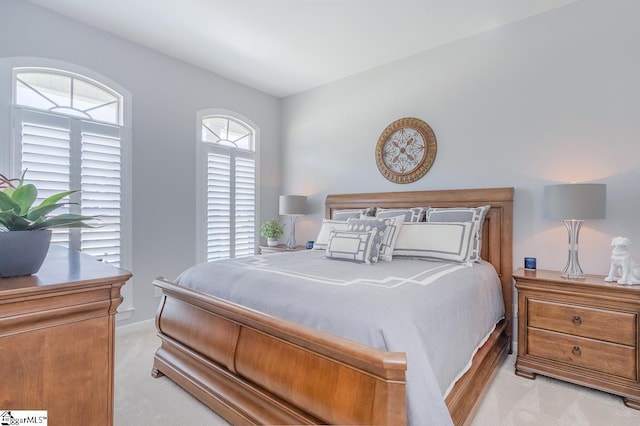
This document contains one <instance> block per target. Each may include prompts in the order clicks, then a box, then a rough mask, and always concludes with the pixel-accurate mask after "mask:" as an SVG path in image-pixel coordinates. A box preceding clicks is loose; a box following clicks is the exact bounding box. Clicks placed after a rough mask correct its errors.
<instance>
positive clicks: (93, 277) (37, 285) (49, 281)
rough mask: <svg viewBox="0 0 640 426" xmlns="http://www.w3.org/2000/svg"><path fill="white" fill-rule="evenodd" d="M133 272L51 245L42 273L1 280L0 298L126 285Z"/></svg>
mask: <svg viewBox="0 0 640 426" xmlns="http://www.w3.org/2000/svg"><path fill="white" fill-rule="evenodd" d="M130 277H131V273H130V272H128V271H125V270H124V269H120V268H117V267H115V266H113V265H109V264H107V263H102V262H100V261H98V260H97V259H96V258H95V257H93V256H90V255H88V254H84V253H80V252H78V251H76V250H71V249H67V248H65V247H62V246H59V245H55V244H52V245H51V246H50V247H49V252H48V253H47V257H46V258H45V261H44V263H43V264H42V267H41V268H40V270H39V271H38V272H37V273H36V274H33V275H26V276H21V277H11V278H0V296H8V295H15V294H25V293H34V292H42V291H48V290H58V289H62V288H68V287H90V286H93V285H104V284H107V283H111V282H113V283H119V285H122V284H124V282H126V281H127V280H128V279H129V278H130Z"/></svg>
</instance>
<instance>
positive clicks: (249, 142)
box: [197, 112, 256, 261]
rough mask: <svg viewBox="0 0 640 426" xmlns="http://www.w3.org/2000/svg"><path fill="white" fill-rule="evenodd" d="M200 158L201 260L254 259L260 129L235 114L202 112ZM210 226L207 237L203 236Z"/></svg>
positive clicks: (200, 119) (199, 222)
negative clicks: (258, 130) (248, 257)
mask: <svg viewBox="0 0 640 426" xmlns="http://www.w3.org/2000/svg"><path fill="white" fill-rule="evenodd" d="M198 122H199V125H200V126H199V135H200V138H199V141H198V144H199V145H200V146H201V148H200V149H199V150H198V151H199V153H202V155H198V157H199V158H201V159H202V160H200V161H202V162H203V163H201V168H202V172H201V173H200V180H201V181H204V182H205V184H204V185H202V186H201V190H200V192H201V193H200V194H199V197H200V198H201V199H202V200H203V202H201V204H202V206H201V208H200V214H201V215H202V216H203V218H204V219H201V220H199V221H198V222H197V223H198V226H199V232H198V235H203V236H205V238H201V239H200V241H199V245H200V247H199V250H198V251H199V253H201V255H199V258H200V259H199V260H202V261H204V260H206V261H211V260H216V259H229V258H236V257H243V256H251V255H253V254H255V251H256V212H255V208H256V160H255V157H256V155H255V140H256V131H255V129H254V127H253V126H251V125H250V124H248V123H247V122H246V120H241V119H240V118H237V117H236V116H234V114H233V113H229V112H227V113H226V114H219V113H211V112H209V114H206V113H200V114H199V119H198ZM203 227H206V233H205V232H202V229H203Z"/></svg>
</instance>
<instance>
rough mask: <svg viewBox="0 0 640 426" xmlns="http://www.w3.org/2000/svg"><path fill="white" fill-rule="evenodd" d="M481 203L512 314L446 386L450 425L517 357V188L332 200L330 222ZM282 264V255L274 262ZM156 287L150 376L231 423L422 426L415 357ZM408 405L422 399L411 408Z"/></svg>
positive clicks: (488, 249) (485, 237)
mask: <svg viewBox="0 0 640 426" xmlns="http://www.w3.org/2000/svg"><path fill="white" fill-rule="evenodd" d="M480 205H490V206H491V207H490V208H489V209H488V211H487V213H486V217H485V219H484V226H483V227H482V247H481V253H482V259H484V260H486V262H488V263H490V264H491V265H492V267H493V269H495V272H497V276H498V278H497V279H498V280H499V284H498V286H499V287H501V292H500V294H501V297H502V301H501V302H502V304H503V308H504V311H503V312H504V315H503V319H501V320H499V321H498V322H497V323H496V324H495V325H494V326H495V327H494V328H493V331H492V332H491V333H489V334H488V335H487V336H486V337H485V339H484V340H485V341H484V344H483V345H482V346H481V347H479V349H477V351H476V352H475V355H474V356H473V359H472V362H471V363H470V367H469V366H467V368H466V369H465V371H466V372H464V374H463V375H462V376H461V377H459V378H458V379H457V380H456V381H455V384H453V385H452V386H451V387H449V388H448V389H447V392H446V399H445V400H444V403H445V404H446V409H447V411H448V413H447V414H448V415H447V421H448V422H453V423H454V424H464V423H465V422H466V421H468V420H469V418H470V415H471V413H472V412H473V408H474V406H475V403H476V402H477V400H478V399H479V398H480V396H481V395H482V392H483V390H484V388H485V387H486V385H487V383H488V382H489V381H490V380H491V377H492V375H493V373H494V372H495V369H496V367H497V366H498V365H499V364H500V362H501V360H502V359H503V357H504V356H505V354H506V353H507V352H509V351H510V342H511V323H510V319H511V318H512V311H511V306H512V303H511V298H512V287H511V286H512V283H511V268H512V253H511V252H512V209H513V189H512V188H491V189H464V190H448V191H409V192H393V193H370V194H340V195H329V196H328V197H327V199H326V217H327V218H331V217H333V214H334V212H335V211H341V210H347V209H365V208H369V207H372V206H375V207H378V208H387V209H390V208H403V207H404V208H408V207H414V206H431V207H462V206H468V207H475V206H480ZM300 255H301V256H307V257H310V256H312V254H311V253H301V254H300ZM284 256H292V254H285V255H284ZM394 259H395V257H394ZM276 261H277V258H275V257H274V259H273V260H272V261H271V262H276ZM315 261H316V262H317V261H318V260H317V259H316V260H315ZM394 261H395V260H394ZM255 262H258V263H260V262H262V263H265V262H266V261H265V260H260V259H258V260H255ZM336 262H339V261H336ZM267 263H268V262H267ZM389 263H393V261H392V262H389ZM262 266H263V265H262V264H261V266H260V267H262ZM271 266H273V265H271ZM256 269H260V268H256ZM154 284H155V285H156V286H158V287H160V288H161V289H162V290H163V297H162V300H161V303H160V305H159V308H158V312H157V316H156V326H157V329H158V335H159V337H160V338H161V342H162V343H161V346H160V348H159V349H158V350H157V352H156V355H155V357H154V366H153V371H152V375H153V376H154V377H159V376H162V375H166V376H167V377H169V378H170V379H171V380H173V381H174V382H176V383H177V384H178V385H180V386H181V387H183V388H184V389H185V390H186V391H188V392H189V393H191V394H192V395H193V396H195V397H196V398H198V399H199V400H201V401H202V402H203V403H205V404H206V405H207V406H209V407H210V408H211V409H212V410H214V411H216V412H217V413H218V414H220V415H221V416H222V417H224V418H225V419H227V420H228V421H229V422H231V423H233V424H330V423H331V424H389V425H400V424H406V423H407V422H409V423H413V424H417V422H416V420H415V418H416V417H415V416H413V415H412V414H408V412H410V410H409V408H410V406H411V404H413V407H414V409H413V410H414V411H415V407H416V405H423V404H416V403H415V396H412V397H411V398H408V396H411V395H412V393H415V392H412V391H411V389H412V386H411V385H412V384H413V383H414V381H415V372H416V369H417V368H418V367H417V366H416V365H415V362H416V361H415V360H414V364H413V366H412V364H411V362H412V359H411V357H408V356H407V352H403V351H400V350H392V351H387V350H382V349H379V348H376V347H373V346H369V345H366V344H363V343H357V342H356V341H354V340H350V339H347V338H345V337H338V336H337V335H335V334H332V333H330V332H328V331H323V330H321V329H317V328H313V327H310V326H307V325H303V324H300V323H297V322H295V321H292V320H289V319H283V318H280V317H278V316H276V315H269V314H267V313H264V312H263V311H261V310H257V309H254V308H250V307H247V306H243V305H241V304H239V303H233V302H230V301H228V300H225V299H223V298H221V297H216V296H212V295H209V294H206V293H204V292H203V291H200V290H198V289H197V288H190V287H189V286H185V285H177V284H175V283H174V282H171V281H168V280H166V279H163V278H158V279H156V280H155V281H154ZM260 284H261V283H260V282H256V285H260ZM379 316H383V315H382V310H381V314H380V315H379ZM408 353H411V350H409V351H408ZM414 353H415V351H414ZM408 366H412V369H409V373H411V374H407V369H408ZM420 367H421V366H420ZM412 374H414V376H413V377H414V378H413V379H412ZM407 379H409V386H407ZM415 388H416V386H413V389H415ZM408 390H409V392H408ZM425 398H426V397H425ZM440 398H441V399H442V396H440ZM408 399H409V400H410V401H414V402H413V403H410V404H409V406H408V403H407V400H408ZM429 401H430V399H429ZM429 401H424V405H427V406H428V405H429ZM441 402H442V401H440V403H441ZM449 416H450V417H449ZM417 418H420V417H417ZM422 419H424V415H423V417H422ZM433 419H437V420H434V421H433V424H446V423H443V422H441V421H440V420H441V419H440V418H439V417H437V416H434V417H433Z"/></svg>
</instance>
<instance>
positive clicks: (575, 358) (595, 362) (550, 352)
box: [527, 328, 637, 381]
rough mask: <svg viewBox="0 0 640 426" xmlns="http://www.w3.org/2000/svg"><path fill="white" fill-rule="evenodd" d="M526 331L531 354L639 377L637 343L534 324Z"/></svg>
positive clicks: (634, 378)
mask: <svg viewBox="0 0 640 426" xmlns="http://www.w3.org/2000/svg"><path fill="white" fill-rule="evenodd" d="M527 334H528V336H527V343H528V350H527V352H528V353H529V354H530V355H534V356H539V357H542V358H546V359H551V360H554V361H560V362H564V363H567V364H570V365H575V366H579V367H584V368H588V369H590V370H594V371H599V372H601V373H605V374H611V375H614V376H618V377H624V378H625V379H630V380H634V381H635V380H637V368H636V348H635V347H631V346H625V345H619V344H616V343H608V342H603V341H600V340H593V339H587V338H583V337H577V336H571V335H567V334H562V333H556V332H552V331H546V330H537V329H532V328H530V329H529V330H528V333H527Z"/></svg>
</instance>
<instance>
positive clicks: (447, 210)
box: [426, 205, 491, 262]
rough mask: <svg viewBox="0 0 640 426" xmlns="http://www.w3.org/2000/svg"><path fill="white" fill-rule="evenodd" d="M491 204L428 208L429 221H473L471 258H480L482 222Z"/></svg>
mask: <svg viewBox="0 0 640 426" xmlns="http://www.w3.org/2000/svg"><path fill="white" fill-rule="evenodd" d="M490 208H491V206H490V205H486V206H480V207H432V208H429V209H427V213H426V215H427V222H473V246H472V248H471V255H470V256H469V260H470V261H471V262H477V261H478V260H480V252H481V251H482V224H483V223H484V218H485V216H486V215H487V212H488V211H489V209H490Z"/></svg>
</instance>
